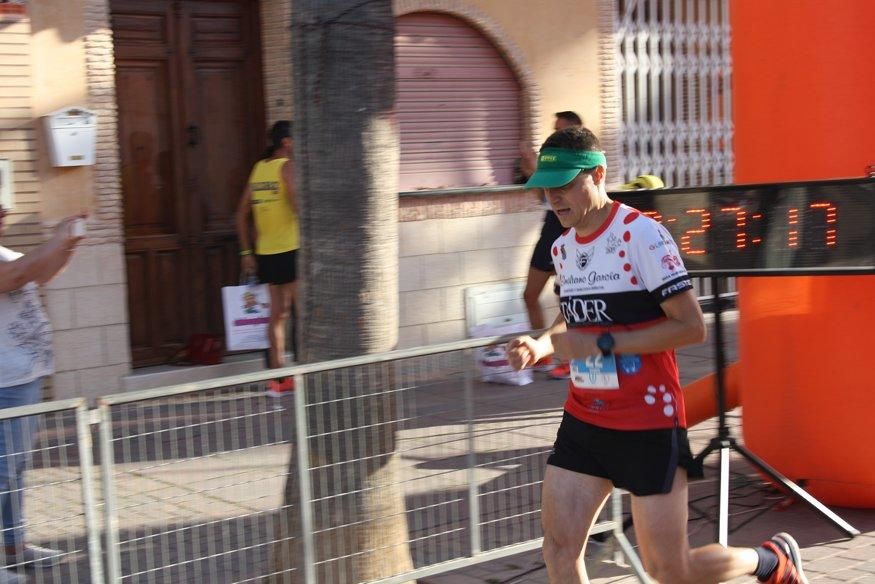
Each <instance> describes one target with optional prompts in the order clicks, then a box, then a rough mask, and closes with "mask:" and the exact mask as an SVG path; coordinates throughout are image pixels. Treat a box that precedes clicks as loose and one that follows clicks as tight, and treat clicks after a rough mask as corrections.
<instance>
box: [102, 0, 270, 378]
mask: <svg viewBox="0 0 875 584" xmlns="http://www.w3.org/2000/svg"><path fill="white" fill-rule="evenodd" d="M257 8H258V5H257V1H255V0H112V3H111V9H112V27H113V33H114V37H115V61H116V95H117V100H118V107H119V127H118V133H119V149H120V154H121V165H122V173H121V174H122V192H123V198H124V225H125V255H126V266H127V274H128V310H129V314H130V331H131V351H132V357H133V361H134V366H142V365H150V364H156V363H163V362H166V361H167V360H168V359H169V358H171V357H172V356H173V355H174V354H175V353H176V352H178V350H179V349H180V348H181V347H183V346H184V345H185V343H186V342H187V339H188V338H189V336H190V335H191V334H193V333H201V332H213V333H221V332H222V328H223V324H222V311H221V287H222V286H224V285H228V284H232V283H235V282H236V280H237V274H238V267H239V261H238V256H237V253H236V251H237V244H236V237H235V232H234V217H233V215H234V209H235V207H236V203H237V200H238V199H239V196H240V193H241V191H242V188H243V185H244V183H245V181H246V178H247V175H248V173H249V168H250V166H251V165H252V163H253V162H254V161H255V160H256V159H257V157H258V154H259V149H260V147H261V146H262V145H263V143H264V138H263V136H264V114H263V105H262V104H263V102H262V80H261V61H260V52H261V50H260V42H259V30H258V10H257Z"/></svg>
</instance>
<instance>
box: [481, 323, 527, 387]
mask: <svg viewBox="0 0 875 584" xmlns="http://www.w3.org/2000/svg"><path fill="white" fill-rule="evenodd" d="M527 330H528V327H526V325H525V324H523V323H512V324H506V325H498V326H492V325H486V324H484V325H479V326H475V327H473V328H472V329H471V333H472V334H473V335H474V336H475V337H497V336H500V335H509V334H511V333H524V332H526V331H527ZM474 356H475V358H476V359H477V369H478V370H479V371H480V381H486V382H488V383H504V384H506V385H528V384H530V383H532V381H534V377H533V375H532V370H531V369H523V370H522V371H514V370H513V368H512V367H511V366H510V363H509V362H508V360H507V352H506V350H505V345H504V344H500V345H489V346H487V347H480V348H478V349H475V351H474Z"/></svg>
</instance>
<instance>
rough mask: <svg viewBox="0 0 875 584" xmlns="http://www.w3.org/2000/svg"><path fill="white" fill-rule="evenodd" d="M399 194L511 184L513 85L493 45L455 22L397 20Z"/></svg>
mask: <svg viewBox="0 0 875 584" xmlns="http://www.w3.org/2000/svg"><path fill="white" fill-rule="evenodd" d="M396 34H397V36H396V38H395V46H396V49H397V64H396V67H397V72H396V73H397V80H396V83H397V89H398V99H397V108H398V118H399V124H400V128H401V177H400V178H401V180H400V188H401V190H402V191H410V190H416V189H423V188H451V187H473V186H481V185H501V184H504V185H506V184H511V183H512V182H513V168H514V164H515V163H516V160H517V158H518V156H519V142H520V119H521V116H520V85H519V82H518V81H517V79H516V76H515V75H514V74H513V71H511V69H510V67H509V65H508V63H507V62H506V61H505V60H504V58H503V57H502V56H501V54H500V53H499V52H498V50H497V49H496V48H495V46H494V45H493V44H492V43H491V42H490V41H489V40H488V39H487V38H486V37H485V36H483V35H482V34H481V33H480V32H478V31H477V30H476V29H475V28H473V27H472V26H470V25H469V24H468V23H466V22H465V21H463V20H460V19H458V18H454V17H452V16H448V15H445V14H438V13H433V12H416V13H412V14H406V15H404V16H400V17H398V19H397V33H396Z"/></svg>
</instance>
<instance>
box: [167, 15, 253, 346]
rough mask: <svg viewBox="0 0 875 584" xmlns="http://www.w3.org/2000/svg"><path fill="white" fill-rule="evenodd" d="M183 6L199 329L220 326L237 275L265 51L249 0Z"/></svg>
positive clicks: (194, 308)
mask: <svg viewBox="0 0 875 584" xmlns="http://www.w3.org/2000/svg"><path fill="white" fill-rule="evenodd" d="M181 10H182V14H181V19H180V26H181V27H182V28H183V29H184V30H185V31H186V34H185V35H184V39H185V43H186V53H187V54H188V55H189V61H188V67H187V69H186V71H185V77H186V80H187V85H188V86H189V87H190V90H189V91H187V92H186V94H185V100H186V106H187V111H188V112H189V121H190V123H191V124H193V125H195V126H197V128H198V140H197V145H196V146H195V147H192V148H189V149H188V150H187V154H188V156H187V160H188V167H189V179H190V183H189V184H190V185H191V199H190V201H189V202H190V205H191V207H190V214H191V217H192V220H191V228H192V230H193V232H194V233H196V234H197V244H196V245H193V246H192V254H193V255H192V259H193V261H194V265H195V266H196V270H197V271H198V272H199V273H198V274H197V277H196V278H195V289H194V296H195V298H196V301H195V302H194V303H193V304H192V306H191V317H192V319H193V326H194V327H195V328H196V330H204V331H212V332H221V324H222V310H221V287H222V286H223V285H228V284H229V283H236V281H237V279H238V268H239V256H238V255H237V238H236V231H235V226H234V212H235V210H236V208H237V202H238V201H239V199H240V194H241V193H242V191H243V187H244V185H245V184H246V180H247V178H248V176H249V171H250V168H251V166H252V164H253V162H255V160H256V159H257V157H258V154H259V150H260V148H259V146H261V145H262V144H263V143H264V139H263V136H264V123H263V122H261V121H258V122H255V123H254V119H253V112H258V111H260V110H261V104H262V93H261V89H260V87H261V82H260V77H258V76H253V71H260V70H261V63H260V59H259V54H260V51H255V50H252V46H258V41H257V39H256V38H254V37H253V34H252V31H253V30H257V29H255V28H254V22H253V21H252V19H253V15H254V11H252V10H251V9H249V8H248V7H247V3H246V2H240V1H237V2H214V1H210V2H205V1H200V2H198V1H187V2H183V3H182V4H181ZM253 79H257V80H258V83H255V82H254V81H253ZM217 324H218V325H219V326H218V327H217V326H216V325H217Z"/></svg>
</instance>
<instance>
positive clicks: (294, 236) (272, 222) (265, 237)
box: [249, 158, 300, 255]
mask: <svg viewBox="0 0 875 584" xmlns="http://www.w3.org/2000/svg"><path fill="white" fill-rule="evenodd" d="M287 160H288V158H275V159H268V160H261V161H259V162H257V163H256V164H255V166H254V167H253V169H252V174H250V175H249V189H250V190H251V191H252V215H253V216H254V217H255V232H256V238H255V253H257V254H259V255H270V254H275V253H284V252H287V251H292V250H293V249H298V248H299V247H300V236H299V233H298V215H297V213H295V210H294V209H293V208H292V206H291V205H290V204H289V200H288V199H287V198H286V185H285V183H284V182H283V180H282V168H283V164H285V163H286V161H287Z"/></svg>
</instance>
